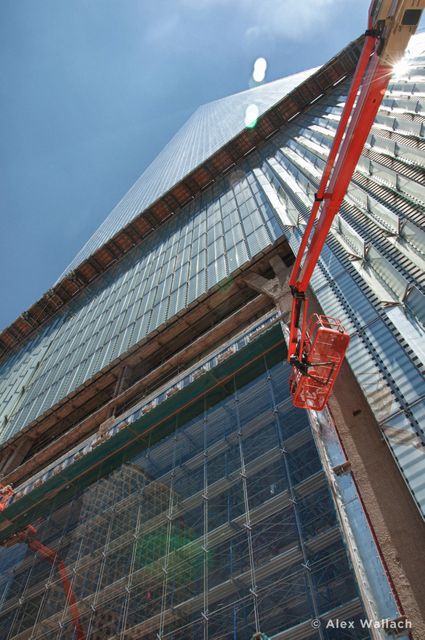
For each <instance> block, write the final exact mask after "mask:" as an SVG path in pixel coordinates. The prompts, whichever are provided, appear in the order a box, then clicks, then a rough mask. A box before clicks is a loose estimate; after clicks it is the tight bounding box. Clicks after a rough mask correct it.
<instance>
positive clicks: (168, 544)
mask: <svg viewBox="0 0 425 640" xmlns="http://www.w3.org/2000/svg"><path fill="white" fill-rule="evenodd" d="M177 426H178V416H177V417H176V425H175V431H174V438H173V443H174V445H173V461H172V469H171V474H170V499H169V502H168V513H167V541H166V548H165V556H164V564H163V567H162V572H163V574H164V578H163V582H162V597H161V613H160V618H159V630H158V633H157V634H156V637H157V638H158V640H162V638H163V635H164V626H165V613H166V610H167V587H168V565H169V560H170V547H171V529H172V526H173V509H174V504H173V503H174V500H173V496H174V478H175V474H176V450H177Z"/></svg>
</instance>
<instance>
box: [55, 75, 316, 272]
mask: <svg viewBox="0 0 425 640" xmlns="http://www.w3.org/2000/svg"><path fill="white" fill-rule="evenodd" d="M314 71H316V69H310V70H308V71H302V72H301V73H296V74H294V75H292V76H288V77H286V78H281V79H280V80H276V81H274V82H270V83H268V84H266V85H263V86H259V87H255V88H253V89H250V90H248V91H242V92H241V93H236V94H235V95H232V96H228V97H226V98H222V99H221V100H216V101H214V102H210V103H209V104H205V105H203V106H201V107H199V108H198V109H197V110H196V111H195V113H194V114H193V115H192V116H191V117H190V118H189V120H188V121H187V122H186V123H185V124H184V125H183V127H182V128H181V129H180V130H179V131H178V132H177V133H176V135H175V136H174V137H173V138H172V139H171V140H170V142H169V143H168V144H167V145H166V146H165V147H164V149H163V150H162V151H161V153H160V154H159V155H158V156H157V157H156V158H155V160H154V161H153V162H152V163H151V164H150V165H149V167H148V168H147V169H146V171H144V173H143V174H142V175H141V176H140V178H139V179H138V180H137V181H136V182H135V184H134V185H133V186H132V187H131V189H130V190H129V191H128V193H126V194H125V196H124V197H123V198H122V200H121V201H120V202H119V203H118V204H117V206H116V207H115V208H114V209H113V210H112V211H111V213H110V214H109V216H108V217H107V218H106V220H105V222H103V223H102V224H101V225H100V227H99V228H98V229H97V230H96V231H95V233H94V234H93V235H92V237H91V238H90V240H89V241H88V242H87V243H86V244H85V245H84V247H83V248H82V249H81V251H80V252H79V253H78V254H77V255H76V257H75V258H74V260H73V261H72V262H71V264H70V265H69V266H68V267H67V268H66V269H65V271H64V273H63V274H62V276H61V278H62V277H63V276H64V275H65V274H66V273H68V272H69V271H71V270H72V269H75V267H77V266H78V265H79V264H80V263H81V262H82V261H83V260H84V259H85V258H87V257H88V256H89V255H91V254H92V253H93V252H94V251H95V250H96V249H98V248H99V247H101V246H102V245H103V244H104V243H105V242H106V241H107V240H108V239H109V238H111V237H112V236H113V235H115V234H116V233H117V231H119V230H120V229H122V228H123V227H124V226H125V225H126V224H128V223H129V222H130V221H131V220H132V219H133V218H135V217H136V216H137V215H138V214H139V213H141V212H142V211H144V210H145V209H147V207H149V206H150V205H151V204H153V203H154V202H155V201H156V200H157V199H158V198H159V197H160V196H162V195H163V194H164V193H166V192H167V191H168V190H169V189H171V187H173V186H174V185H175V184H177V183H178V182H179V181H180V180H181V179H182V178H184V176H186V175H187V174H188V173H190V172H191V171H193V169H195V168H196V167H197V166H199V165H200V164H201V163H202V162H204V160H206V159H207V158H209V157H210V156H212V155H213V153H215V152H216V151H218V150H219V149H220V148H221V147H222V146H223V145H224V144H226V143H227V142H229V140H231V139H232V138H234V137H235V136H236V135H237V134H238V133H240V132H241V131H243V129H244V127H245V113H246V109H247V107H248V106H249V105H251V104H255V105H256V107H257V108H258V113H259V114H263V113H264V112H265V111H267V109H269V108H270V107H271V106H272V105H274V104H276V102H278V101H279V100H282V98H283V97H284V96H285V95H287V94H288V93H290V92H291V91H292V90H293V89H295V87H297V86H298V85H299V84H301V82H304V80H306V79H307V78H308V77H309V76H310V75H312V73H314Z"/></svg>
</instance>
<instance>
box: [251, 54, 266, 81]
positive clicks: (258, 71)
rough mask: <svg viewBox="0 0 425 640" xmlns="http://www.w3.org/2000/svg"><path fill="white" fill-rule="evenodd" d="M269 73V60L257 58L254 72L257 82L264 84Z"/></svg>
mask: <svg viewBox="0 0 425 640" xmlns="http://www.w3.org/2000/svg"><path fill="white" fill-rule="evenodd" d="M266 71H267V60H266V59H265V58H257V59H256V61H255V62H254V70H253V72H252V77H253V79H254V80H255V82H263V80H264V78H265V77H266Z"/></svg>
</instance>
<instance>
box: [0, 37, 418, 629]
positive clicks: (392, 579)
mask: <svg viewBox="0 0 425 640" xmlns="http://www.w3.org/2000/svg"><path fill="white" fill-rule="evenodd" d="M360 47H361V41H355V42H353V43H351V44H350V45H348V46H347V47H346V48H345V49H344V50H343V51H342V52H340V53H339V54H338V55H337V56H336V57H335V58H333V59H332V60H330V61H329V62H328V63H327V64H325V65H324V66H323V67H321V68H320V69H314V70H310V71H307V72H304V73H298V74H296V75H294V76H290V77H287V78H284V79H282V80H277V81H275V82H272V83H269V84H265V85H262V86H258V87H256V88H254V89H250V90H249V91H245V92H243V93H239V94H236V95H234V96H230V97H227V98H224V99H221V100H217V101H216V102H213V103H210V104H207V105H204V106H202V107H200V108H199V109H198V110H197V111H196V112H195V113H194V114H193V116H192V117H191V118H190V119H189V121H188V122H187V123H186V124H185V125H184V126H183V127H182V129H181V130H180V131H179V132H178V133H177V134H176V136H175V137H174V138H173V139H172V140H171V141H170V143H169V144H168V145H167V146H166V147H165V148H164V150H163V151H162V152H161V153H160V154H159V156H158V157H157V158H156V159H155V160H154V161H153V162H152V164H151V165H150V166H149V167H148V169H147V170H146V171H145V172H144V173H143V174H142V176H141V177H140V178H139V180H138V181H137V182H136V183H135V185H134V186H133V187H132V188H131V189H130V191H129V192H128V193H127V194H126V195H125V196H124V198H123V199H122V200H121V201H120V203H119V204H118V205H117V206H116V207H115V209H114V210H113V211H112V212H111V213H110V215H109V216H108V217H107V218H106V220H105V222H104V223H103V224H102V225H101V226H100V227H99V229H98V230H97V231H96V232H95V234H94V235H93V236H92V238H90V240H89V241H88V242H87V244H86V245H85V246H84V247H83V248H82V250H81V251H80V252H79V253H78V255H77V256H76V258H75V259H74V260H73V262H72V263H71V264H70V265H69V267H68V269H67V270H66V271H65V272H64V273H63V274H62V275H61V276H60V278H59V279H58V281H57V282H56V283H55V285H54V286H53V287H52V289H50V290H49V291H47V292H46V294H45V295H44V296H43V297H42V298H41V300H39V301H38V302H36V303H35V304H34V305H33V306H32V307H31V308H30V309H29V310H28V311H27V312H25V313H24V314H22V315H21V316H20V317H19V318H17V320H16V321H15V322H14V323H13V324H12V325H11V326H10V327H8V328H7V329H6V330H4V331H3V333H2V334H1V335H0V349H1V351H2V354H1V357H2V360H1V365H0V366H1V369H0V375H1V378H0V412H1V413H0V441H1V446H0V472H1V474H2V483H3V485H4V486H7V485H13V493H12V492H11V494H10V499H9V501H8V503H7V506H6V508H5V509H4V510H3V511H2V512H1V513H0V544H1V545H2V547H1V548H0V574H1V575H0V593H1V600H0V603H1V604H0V639H1V640H24V639H25V640H26V639H28V640H29V639H30V638H31V639H32V640H35V639H40V640H41V639H46V640H89V639H91V640H95V639H96V640H101V639H102V640H107V639H110V640H112V639H113V640H118V639H128V640H129V639H134V640H136V639H139V638H143V639H147V640H153V639H155V640H158V639H159V640H162V639H164V640H165V639H168V640H180V639H181V640H183V639H185V640H189V639H192V640H198V639H199V640H205V639H209V640H219V639H220V640H225V639H226V640H248V639H249V638H251V637H253V636H254V635H255V634H260V633H263V634H265V636H266V637H270V638H274V639H276V640H284V639H288V640H289V639H290V640H297V639H300V640H301V639H306V640H331V639H334V640H340V639H343V638H351V639H356V640H360V639H362V640H363V639H366V638H390V637H394V635H397V637H399V638H405V639H407V638H409V637H413V638H418V639H420V638H424V637H425V622H424V617H425V596H424V593H423V588H422V579H423V578H422V576H423V567H421V561H423V560H422V558H423V557H424V552H425V543H424V536H423V515H424V513H425V481H424V478H425V473H424V471H425V458H424V445H425V434H424V423H425V420H424V413H425V382H424V377H423V366H424V362H425V353H424V347H423V345H424V341H423V338H424V326H425V296H424V292H425V290H424V279H425V276H424V272H425V269H424V267H425V233H424V231H423V226H424V222H425V214H424V204H425V187H424V180H423V178H424V166H425V142H424V135H425V35H424V34H419V35H418V36H415V38H413V39H412V41H411V45H410V50H409V52H408V55H407V59H406V62H407V65H406V70H405V72H404V75H403V76H402V77H394V78H393V80H392V82H391V84H390V87H389V91H388V93H387V95H386V96H385V98H384V101H383V103H382V106H381V109H380V112H379V115H378V117H377V119H376V121H375V125H374V127H373V129H372V131H371V133H370V136H369V138H368V142H367V144H366V146H365V148H364V151H363V154H362V158H361V160H360V162H359V164H358V166H357V169H356V172H355V174H354V176H353V179H352V182H351V185H350V188H349V191H348V193H347V196H346V198H345V200H344V204H343V206H342V207H341V211H340V214H339V215H338V217H337V218H336V221H335V223H334V225H333V227H332V230H331V233H330V235H329V238H328V242H327V245H326V248H325V251H324V252H323V254H322V257H321V260H320V264H319V266H318V268H317V269H316V271H315V274H314V277H313V282H312V292H313V294H314V298H315V303H316V305H317V308H321V309H322V310H323V311H324V312H325V313H326V314H327V315H329V316H335V317H337V318H340V319H341V320H342V321H343V323H344V326H345V328H346V329H347V330H348V331H349V333H350V335H351V343H350V347H349V351H348V356H347V362H346V363H345V364H344V367H343V370H342V373H341V375H340V379H339V381H338V383H337V386H336V388H335V392H334V394H333V397H332V399H331V401H330V403H329V407H328V408H326V409H325V411H323V412H321V413H315V412H307V411H304V410H301V409H297V408H294V407H293V406H292V404H291V401H290V398H289V391H288V375H289V366H288V365H287V364H286V337H287V328H286V323H287V320H288V313H289V298H290V294H289V289H288V286H287V279H288V271H289V269H290V267H291V265H292V263H293V261H294V253H296V251H297V248H298V246H299V243H300V239H301V236H302V233H303V229H304V228H305V224H306V220H307V218H308V213H309V210H310V208H311V203H312V201H313V198H314V194H315V191H316V190H317V185H318V182H319V180H320V176H321V173H322V171H323V166H324V163H325V161H326V158H327V155H328V153H329V148H330V145H331V143H332V139H333V136H334V134H335V129H336V126H337V123H338V119H339V117H340V114H341V111H342V108H343V105H344V101H345V98H346V95H347V91H348V88H349V83H350V76H351V74H352V73H353V70H354V68H355V65H356V61H357V58H358V55H359V51H360ZM252 105H255V107H256V111H257V112H258V118H257V119H256V120H255V121H253V122H250V123H249V126H245V114H246V112H247V109H249V108H250V107H251V106H252Z"/></svg>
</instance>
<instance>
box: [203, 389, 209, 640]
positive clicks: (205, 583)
mask: <svg viewBox="0 0 425 640" xmlns="http://www.w3.org/2000/svg"><path fill="white" fill-rule="evenodd" d="M207 424H208V413H207V399H206V396H204V417H203V421H202V428H203V441H204V458H203V466H204V491H203V494H202V499H203V515H204V544H203V547H202V551H203V554H204V558H203V560H204V561H203V570H204V576H203V586H204V593H203V611H202V622H203V630H204V634H203V635H204V640H208V439H207Z"/></svg>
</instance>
